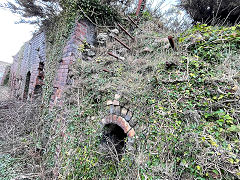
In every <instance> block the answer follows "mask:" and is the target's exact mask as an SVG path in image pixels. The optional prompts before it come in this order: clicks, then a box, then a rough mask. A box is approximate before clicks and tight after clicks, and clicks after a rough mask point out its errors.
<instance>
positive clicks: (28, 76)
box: [23, 71, 31, 99]
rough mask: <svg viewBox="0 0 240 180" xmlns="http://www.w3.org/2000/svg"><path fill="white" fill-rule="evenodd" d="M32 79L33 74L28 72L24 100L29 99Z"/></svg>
mask: <svg viewBox="0 0 240 180" xmlns="http://www.w3.org/2000/svg"><path fill="white" fill-rule="evenodd" d="M30 79H31V73H30V71H28V73H27V76H26V82H25V88H24V93H23V99H27V98H28V92H29V84H30Z"/></svg>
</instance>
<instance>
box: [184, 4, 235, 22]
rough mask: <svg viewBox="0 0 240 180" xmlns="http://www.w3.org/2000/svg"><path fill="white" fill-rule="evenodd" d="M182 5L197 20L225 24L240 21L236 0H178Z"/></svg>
mask: <svg viewBox="0 0 240 180" xmlns="http://www.w3.org/2000/svg"><path fill="white" fill-rule="evenodd" d="M180 7H182V8H183V9H184V10H186V12H187V13H188V14H189V15H190V16H191V18H192V19H193V20H194V21H195V23H197V22H201V23H206V24H208V25H216V24H221V25H226V24H231V25H234V24H235V23H239V22H240V16H239V14H240V2H239V1H238V0H217V1H215V0H180Z"/></svg>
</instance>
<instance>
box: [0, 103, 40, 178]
mask: <svg viewBox="0 0 240 180" xmlns="http://www.w3.org/2000/svg"><path fill="white" fill-rule="evenodd" d="M39 110H40V109H39V102H32V103H30V102H20V101H17V100H15V99H8V100H5V101H0V164H1V167H2V168H1V170H0V177H1V178H3V179H15V180H17V179H26V178H27V179H36V178H37V177H39V176H40V174H41V171H42V167H41V161H42V155H43V154H42V153H43V151H42V150H41V149H39V148H38V146H37V142H38V139H37V137H38V136H37V134H36V132H38V130H37V129H36V126H37V124H38V122H39Z"/></svg>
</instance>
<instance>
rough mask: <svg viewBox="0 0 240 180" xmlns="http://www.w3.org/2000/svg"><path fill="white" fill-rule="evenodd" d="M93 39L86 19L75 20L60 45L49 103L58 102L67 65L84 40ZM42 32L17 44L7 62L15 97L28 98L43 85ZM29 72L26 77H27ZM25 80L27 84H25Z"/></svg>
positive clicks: (67, 82)
mask: <svg viewBox="0 0 240 180" xmlns="http://www.w3.org/2000/svg"><path fill="white" fill-rule="evenodd" d="M94 39H95V27H94V25H92V24H91V23H90V22H88V21H86V20H81V21H79V22H76V24H75V27H74V28H73V31H72V33H71V35H70V36H69V38H68V41H67V42H66V45H65V47H64V49H63V57H62V60H61V62H60V63H59V66H58V67H57V72H56V76H55V78H54V82H53V88H54V90H53V92H52V96H51V102H50V105H51V106H52V105H56V104H58V103H60V104H61V94H62V93H63V91H64V89H65V88H66V87H67V86H68V85H71V76H69V72H70V71H71V70H70V68H69V67H70V65H71V64H72V63H73V62H74V61H75V60H76V59H78V58H81V57H82V54H81V52H80V51H79V50H78V49H79V45H81V44H83V43H84V42H87V43H89V44H90V45H93V43H94ZM45 51H46V47H45V34H44V32H40V33H38V34H36V35H34V37H33V38H32V39H31V40H30V41H29V42H27V43H25V44H24V46H23V47H22V48H21V50H20V51H19V52H18V53H17V54H16V55H15V56H14V62H13V65H12V66H11V77H10V80H11V81H10V83H11V94H12V96H14V97H17V98H18V99H31V98H32V97H34V96H35V94H36V93H37V92H38V91H39V88H41V86H42V85H43V79H44V64H45V61H46V52H45ZM29 75H30V81H28V77H29ZM28 83H29V84H28Z"/></svg>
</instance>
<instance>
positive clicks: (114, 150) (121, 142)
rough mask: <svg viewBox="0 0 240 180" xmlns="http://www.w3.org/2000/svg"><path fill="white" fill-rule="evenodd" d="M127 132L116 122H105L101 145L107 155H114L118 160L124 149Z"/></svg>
mask: <svg viewBox="0 0 240 180" xmlns="http://www.w3.org/2000/svg"><path fill="white" fill-rule="evenodd" d="M126 137H127V134H126V133H124V130H123V129H122V128H121V127H119V126H118V125H116V124H107V125H106V126H105V127H104V128H103V134H102V139H101V146H102V147H103V148H104V151H106V152H107V154H109V155H115V158H118V159H119V160H120V159H121V158H122V154H123V153H124V151H125V146H126V144H125V139H126Z"/></svg>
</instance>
